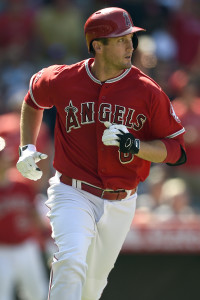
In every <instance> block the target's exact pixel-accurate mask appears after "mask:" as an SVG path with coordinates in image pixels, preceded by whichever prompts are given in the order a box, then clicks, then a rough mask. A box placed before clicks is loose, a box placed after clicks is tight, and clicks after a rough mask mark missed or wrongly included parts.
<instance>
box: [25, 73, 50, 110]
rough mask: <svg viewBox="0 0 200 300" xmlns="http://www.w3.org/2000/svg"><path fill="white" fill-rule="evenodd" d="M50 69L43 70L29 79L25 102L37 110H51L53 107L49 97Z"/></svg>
mask: <svg viewBox="0 0 200 300" xmlns="http://www.w3.org/2000/svg"><path fill="white" fill-rule="evenodd" d="M52 68H53V67H48V68H44V69H42V70H40V71H39V72H38V73H36V74H34V75H33V76H32V77H31V80H30V84H29V91H28V93H27V95H26V96H25V101H26V102H27V103H28V104H29V105H31V106H33V107H35V108H38V109H45V108H51V107H52V106H53V101H52V99H51V96H50V95H51V84H50V79H51V73H52Z"/></svg>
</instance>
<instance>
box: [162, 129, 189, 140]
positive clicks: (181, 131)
mask: <svg viewBox="0 0 200 300" xmlns="http://www.w3.org/2000/svg"><path fill="white" fill-rule="evenodd" d="M184 132H185V128H182V129H181V130H179V131H177V132H175V133H173V134H170V135H168V136H167V137H166V138H168V139H172V138H174V137H176V136H178V135H180V134H182V133H184Z"/></svg>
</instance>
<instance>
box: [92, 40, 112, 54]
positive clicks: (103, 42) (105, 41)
mask: <svg viewBox="0 0 200 300" xmlns="http://www.w3.org/2000/svg"><path fill="white" fill-rule="evenodd" d="M94 41H99V42H101V43H102V44H103V45H108V38H98V39H94V40H93V41H91V43H90V53H92V54H93V55H95V50H94V48H93V45H92V43H93V42H94Z"/></svg>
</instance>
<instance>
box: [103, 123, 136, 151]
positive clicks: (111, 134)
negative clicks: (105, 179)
mask: <svg viewBox="0 0 200 300" xmlns="http://www.w3.org/2000/svg"><path fill="white" fill-rule="evenodd" d="M104 125H105V126H106V127H107V129H105V130H104V133H103V136H102V142H103V143H104V145H106V146H118V147H119V149H120V151H121V152H123V153H132V154H138V152H139V150H140V140H139V139H136V138H135V137H134V136H133V135H132V134H131V133H130V132H129V131H128V129H127V127H126V126H124V125H118V124H113V125H112V124H111V123H110V122H105V123H104Z"/></svg>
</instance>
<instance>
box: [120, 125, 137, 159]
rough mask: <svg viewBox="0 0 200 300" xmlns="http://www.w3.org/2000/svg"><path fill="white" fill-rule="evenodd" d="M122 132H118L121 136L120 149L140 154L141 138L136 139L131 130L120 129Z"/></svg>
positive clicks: (124, 151)
mask: <svg viewBox="0 0 200 300" xmlns="http://www.w3.org/2000/svg"><path fill="white" fill-rule="evenodd" d="M119 131H120V132H121V134H117V136H118V137H119V149H120V151H121V152H123V153H132V154H138V152H139V150H140V140H139V139H136V138H135V137H134V136H133V135H132V134H131V133H130V132H129V133H124V132H123V131H122V130H120V129H119Z"/></svg>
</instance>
